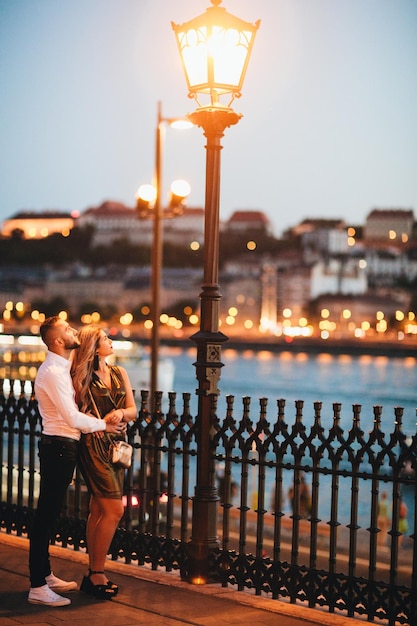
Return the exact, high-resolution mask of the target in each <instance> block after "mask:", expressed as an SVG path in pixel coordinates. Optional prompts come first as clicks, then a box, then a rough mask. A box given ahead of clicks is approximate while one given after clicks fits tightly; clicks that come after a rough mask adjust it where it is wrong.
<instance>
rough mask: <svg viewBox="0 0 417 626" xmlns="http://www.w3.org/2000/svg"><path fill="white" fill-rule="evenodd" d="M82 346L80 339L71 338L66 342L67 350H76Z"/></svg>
mask: <svg viewBox="0 0 417 626" xmlns="http://www.w3.org/2000/svg"><path fill="white" fill-rule="evenodd" d="M79 347H80V342H79V341H78V339H75V338H74V339H71V340H68V341H66V342H65V350H75V349H76V348H79Z"/></svg>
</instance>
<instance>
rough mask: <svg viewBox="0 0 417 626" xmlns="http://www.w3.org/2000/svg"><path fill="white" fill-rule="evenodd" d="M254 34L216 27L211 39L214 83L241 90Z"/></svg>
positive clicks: (210, 48)
mask: <svg viewBox="0 0 417 626" xmlns="http://www.w3.org/2000/svg"><path fill="white" fill-rule="evenodd" d="M251 38H252V33H251V32H249V31H246V32H239V31H238V30H236V29H234V28H228V29H227V30H225V29H223V28H220V27H219V26H216V27H214V28H213V33H212V35H211V38H210V45H209V50H210V54H211V56H212V59H213V68H214V83H215V84H216V85H217V84H218V85H230V86H231V87H233V88H235V89H240V86H241V80H242V76H243V71H244V68H245V63H246V58H247V54H248V49H249V45H250V41H251Z"/></svg>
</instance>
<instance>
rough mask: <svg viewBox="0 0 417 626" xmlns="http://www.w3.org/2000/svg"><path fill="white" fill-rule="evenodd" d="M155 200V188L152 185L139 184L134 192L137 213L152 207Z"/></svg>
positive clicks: (143, 212) (141, 213) (144, 212)
mask: <svg viewBox="0 0 417 626" xmlns="http://www.w3.org/2000/svg"><path fill="white" fill-rule="evenodd" d="M155 200H156V189H155V187H154V186H153V185H141V186H140V187H139V189H138V190H137V193H136V210H137V211H138V213H139V215H140V216H142V215H144V214H146V212H147V211H148V210H149V209H153V207H154V205H155Z"/></svg>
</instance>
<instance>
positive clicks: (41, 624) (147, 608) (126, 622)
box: [0, 532, 364, 626]
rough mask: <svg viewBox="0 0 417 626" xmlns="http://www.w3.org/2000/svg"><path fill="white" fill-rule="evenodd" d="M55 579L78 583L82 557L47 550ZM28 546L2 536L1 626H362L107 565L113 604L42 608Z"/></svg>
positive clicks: (79, 599)
mask: <svg viewBox="0 0 417 626" xmlns="http://www.w3.org/2000/svg"><path fill="white" fill-rule="evenodd" d="M51 554H52V556H53V569H54V572H55V574H56V575H57V576H59V577H61V578H65V579H67V580H76V581H77V582H81V580H82V577H83V575H84V573H85V571H86V569H87V556H86V554H84V553H80V552H74V551H72V550H71V549H64V548H60V547H57V546H52V547H51ZM27 561H28V540H27V539H26V538H22V537H15V536H11V535H7V534H6V533H4V532H0V624H1V626H16V625H17V624H25V625H26V624H36V626H46V625H54V626H57V625H58V624H61V625H63V626H65V624H68V625H71V626H72V625H75V626H77V625H85V626H87V625H88V626H96V625H100V626H136V625H137V624H147V625H160V626H177V625H178V624H191V625H207V626H222V625H223V626H226V625H227V624H233V625H234V626H272V625H274V626H276V625H279V626H319V625H320V626H358V625H359V624H361V623H362V624H363V623H364V622H362V621H361V620H357V619H355V620H353V619H350V618H346V617H342V616H336V615H331V614H329V613H326V612H324V611H320V610H318V609H316V610H313V609H308V608H303V607H301V606H298V605H297V606H295V605H290V604H288V603H285V602H281V601H278V600H271V599H269V598H262V597H257V596H254V595H252V594H251V593H249V592H242V591H234V590H233V589H232V588H227V589H224V588H222V587H221V586H220V585H219V584H208V585H202V586H194V585H190V584H189V583H186V582H183V581H181V580H180V578H179V576H178V574H174V573H166V572H164V571H157V572H155V571H152V570H151V569H149V568H147V567H138V566H136V565H125V564H123V563H118V562H113V561H108V564H107V565H106V568H107V571H108V572H111V579H112V580H113V581H114V582H116V583H117V584H118V585H119V586H120V591H119V594H118V595H117V597H116V598H115V599H114V600H112V601H105V600H104V601H100V600H96V599H95V598H92V597H91V596H88V595H86V594H83V593H80V592H78V591H72V592H69V593H68V594H63V595H67V596H68V597H70V598H71V600H72V603H71V604H70V605H69V606H65V607H56V608H53V607H51V608H45V607H42V606H37V605H32V604H29V603H28V602H27V593H28V587H29V580H28V566H27Z"/></svg>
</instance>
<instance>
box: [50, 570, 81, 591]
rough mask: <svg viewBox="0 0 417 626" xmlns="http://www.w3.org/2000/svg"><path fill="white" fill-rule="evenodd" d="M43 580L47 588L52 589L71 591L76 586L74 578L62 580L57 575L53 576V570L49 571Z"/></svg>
mask: <svg viewBox="0 0 417 626" xmlns="http://www.w3.org/2000/svg"><path fill="white" fill-rule="evenodd" d="M45 580H46V584H47V585H48V587H49V589H52V590H53V591H72V590H73V589H77V587H78V585H77V583H76V582H75V580H68V581H67V580H62V579H61V578H58V576H55V574H54V573H53V572H51V573H50V574H49V576H47V577H46V578H45Z"/></svg>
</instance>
